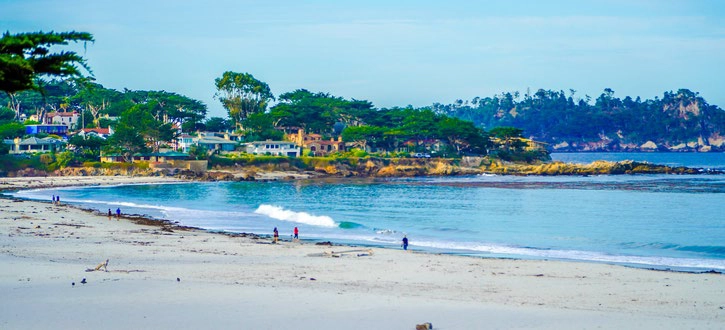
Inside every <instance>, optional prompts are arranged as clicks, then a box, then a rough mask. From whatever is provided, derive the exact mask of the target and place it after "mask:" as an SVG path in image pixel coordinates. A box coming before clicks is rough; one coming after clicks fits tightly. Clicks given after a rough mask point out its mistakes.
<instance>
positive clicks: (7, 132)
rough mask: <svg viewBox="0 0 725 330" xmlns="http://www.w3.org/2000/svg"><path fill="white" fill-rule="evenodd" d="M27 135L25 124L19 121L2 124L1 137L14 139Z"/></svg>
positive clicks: (0, 128)
mask: <svg viewBox="0 0 725 330" xmlns="http://www.w3.org/2000/svg"><path fill="white" fill-rule="evenodd" d="M23 135H25V125H23V124H21V123H18V122H14V121H11V122H6V123H4V124H0V138H2V139H13V138H16V137H21V136H23Z"/></svg>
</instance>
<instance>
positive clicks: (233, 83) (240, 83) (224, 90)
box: [214, 71, 274, 129]
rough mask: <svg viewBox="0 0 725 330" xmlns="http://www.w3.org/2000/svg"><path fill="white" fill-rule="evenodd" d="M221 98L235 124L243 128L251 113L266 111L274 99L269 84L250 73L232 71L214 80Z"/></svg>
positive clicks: (217, 96) (218, 97) (218, 95)
mask: <svg viewBox="0 0 725 330" xmlns="http://www.w3.org/2000/svg"><path fill="white" fill-rule="evenodd" d="M214 83H215V85H216V88H217V93H216V95H215V97H216V98H217V99H219V101H220V102H221V103H222V105H223V106H224V108H225V109H227V111H228V112H229V117H230V118H231V119H232V120H233V121H234V124H235V126H237V127H238V128H239V129H243V128H244V127H243V126H242V123H243V122H244V119H246V118H247V117H248V116H249V115H250V114H253V113H257V112H264V111H266V110H267V105H268V104H269V101H270V100H274V95H273V94H272V92H271V90H270V89H269V86H268V85H267V84H266V83H264V82H262V81H259V80H257V79H256V78H254V76H252V75H251V74H249V73H237V72H232V71H227V72H224V74H223V75H222V76H221V77H220V78H217V79H215V80H214Z"/></svg>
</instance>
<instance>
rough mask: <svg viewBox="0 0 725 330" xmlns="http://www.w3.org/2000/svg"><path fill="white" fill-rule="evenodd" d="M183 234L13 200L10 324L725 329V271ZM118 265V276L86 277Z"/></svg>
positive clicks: (1, 222)
mask: <svg viewBox="0 0 725 330" xmlns="http://www.w3.org/2000/svg"><path fill="white" fill-rule="evenodd" d="M149 179H151V180H149ZM37 180H38V179H37V178H30V179H28V178H26V179H0V188H2V187H7V186H9V185H11V184H12V185H13V186H14V187H26V185H27V186H30V185H36V186H45V185H46V184H45V183H42V182H40V183H35V181H37ZM44 180H48V179H42V180H40V181H44ZM53 180H54V181H55V182H54V185H64V184H70V183H74V182H76V183H77V182H80V181H78V180H77V178H76V179H75V181H74V179H68V178H53ZM157 180H158V181H157ZM168 180H170V179H164V178H128V177H100V178H99V177H95V178H88V177H86V178H84V179H83V180H82V181H83V184H96V183H106V184H115V183H130V182H163V181H168ZM29 181H33V182H34V183H31V182H29ZM38 226H39V227H38ZM172 230H173V231H172V232H168V231H163V230H161V228H160V227H158V226H146V225H138V224H135V223H132V222H131V221H130V220H125V219H121V220H120V221H117V220H116V219H115V218H114V219H112V220H108V218H107V217H106V216H102V215H93V214H91V213H89V212H86V211H82V210H78V209H75V208H71V207H67V206H56V205H51V204H50V203H41V202H30V201H13V200H10V199H0V297H2V298H0V329H51V328H65V329H67V328H75V329H77V328H84V329H87V328H100V329H225V328H227V329H228V328H233V329H280V328H281V329H415V324H417V323H423V322H431V323H432V324H433V326H434V329H488V328H499V329H512V328H514V329H515V328H544V329H588V328H606V329H613V328H638V329H641V328H645V329H654V328H668V329H671V328H678V329H681V328H697V329H722V328H725V310H724V308H725V277H724V276H723V275H720V274H689V273H673V272H659V271H650V270H643V269H632V268H626V267H621V266H611V265H601V264H591V263H575V262H558V261H526V260H503V259H480V258H469V257H460V256H448V255H435V254H426V253H416V252H410V251H408V252H406V251H400V250H388V249H372V251H373V254H372V255H371V256H370V255H368V256H357V255H358V254H367V253H365V251H358V252H352V253H344V254H342V255H341V256H340V257H331V256H326V255H328V254H329V253H330V252H332V251H337V252H339V251H348V250H360V249H361V248H355V247H346V246H333V247H328V246H316V245H313V244H299V243H292V242H289V241H285V242H281V244H278V245H272V244H269V242H270V240H269V239H267V238H263V239H252V238H245V237H230V236H225V235H219V234H212V233H207V232H204V231H199V230H180V229H176V228H174V229H172ZM303 234H304V233H303ZM106 259H110V262H109V265H108V272H104V271H94V272H86V271H85V270H86V269H87V268H93V267H95V266H96V265H97V264H98V263H100V262H102V261H104V260H106ZM83 278H86V279H87V284H81V283H80V281H81V279H83ZM177 278H179V279H180V280H181V281H177V280H176V279H177ZM312 278H314V279H315V280H312ZM72 282H75V286H72V285H71V283H72Z"/></svg>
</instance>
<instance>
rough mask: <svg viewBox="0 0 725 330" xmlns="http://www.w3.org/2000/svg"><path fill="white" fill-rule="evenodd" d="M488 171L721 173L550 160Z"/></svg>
mask: <svg viewBox="0 0 725 330" xmlns="http://www.w3.org/2000/svg"><path fill="white" fill-rule="evenodd" d="M486 172H488V173H494V174H509V175H604V174H703V173H711V174H721V172H720V171H712V170H703V169H697V168H689V167H671V166H666V165H657V164H650V163H646V162H635V161H622V162H607V161H595V162H593V163H591V164H573V163H562V162H551V163H545V164H538V165H524V164H506V165H502V164H498V163H497V164H494V165H492V166H489V168H488V169H487V171H486Z"/></svg>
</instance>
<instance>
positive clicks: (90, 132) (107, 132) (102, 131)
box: [76, 126, 113, 140]
mask: <svg viewBox="0 0 725 330" xmlns="http://www.w3.org/2000/svg"><path fill="white" fill-rule="evenodd" d="M76 134H77V135H80V136H82V137H87V136H95V137H98V138H101V139H104V140H105V139H107V138H108V137H109V136H111V135H113V128H111V127H110V126H109V127H108V128H84V129H81V130H80V131H78V133H76Z"/></svg>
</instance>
